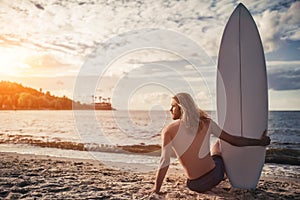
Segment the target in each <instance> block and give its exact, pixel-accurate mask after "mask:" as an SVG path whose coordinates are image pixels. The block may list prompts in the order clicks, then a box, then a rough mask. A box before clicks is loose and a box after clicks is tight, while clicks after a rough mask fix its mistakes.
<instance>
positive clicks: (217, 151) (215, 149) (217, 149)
mask: <svg viewBox="0 0 300 200" xmlns="http://www.w3.org/2000/svg"><path fill="white" fill-rule="evenodd" d="M210 155H211V156H213V155H219V156H221V155H222V152H221V147H220V140H219V139H218V140H217V142H216V143H215V145H214V146H213V148H212V149H211V151H210Z"/></svg>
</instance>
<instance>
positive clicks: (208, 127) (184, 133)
mask: <svg viewBox="0 0 300 200" xmlns="http://www.w3.org/2000/svg"><path fill="white" fill-rule="evenodd" d="M170 111H171V114H172V118H173V120H175V122H173V123H171V124H170V125H168V126H167V127H165V128H164V130H163V131H162V153H161V160H160V166H159V169H158V171H157V175H156V179H155V185H154V188H153V190H152V192H155V193H157V194H159V192H160V189H161V186H162V183H163V180H164V178H165V175H166V173H167V170H168V168H169V164H170V157H171V152H172V148H173V149H174V151H175V153H176V155H177V157H178V159H179V161H180V163H181V165H182V167H183V168H184V171H185V173H186V176H187V187H188V188H189V189H190V190H193V191H196V192H205V191H208V190H210V189H211V188H213V187H214V186H216V185H217V184H219V183H220V182H221V181H222V180H223V178H224V173H225V167H224V162H223V159H222V157H221V152H220V149H219V142H217V143H216V144H215V145H214V147H213V149H212V151H211V152H210V148H209V142H210V134H214V135H215V136H217V137H219V138H220V139H222V140H224V141H226V142H228V143H230V144H232V145H235V146H266V145H269V144H270V138H269V137H268V136H266V131H265V132H264V133H263V134H262V137H261V138H260V139H250V138H243V137H237V136H233V135H230V134H228V133H227V132H225V131H224V130H222V129H220V128H219V126H218V125H217V124H216V123H215V122H214V121H213V120H212V119H210V118H209V117H208V115H207V114H206V113H205V112H204V111H202V110H201V109H199V108H198V107H197V105H196V104H195V102H194V100H193V99H192V97H191V96H190V95H189V94H187V93H178V94H176V95H175V96H174V97H173V98H172V102H171V109H170Z"/></svg>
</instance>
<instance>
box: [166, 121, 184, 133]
mask: <svg viewBox="0 0 300 200" xmlns="http://www.w3.org/2000/svg"><path fill="white" fill-rule="evenodd" d="M179 126H180V120H175V121H174V122H172V123H170V124H169V125H167V126H166V127H165V128H164V131H163V132H164V133H174V132H177V130H178V128H179Z"/></svg>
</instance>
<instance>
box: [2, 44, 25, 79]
mask: <svg viewBox="0 0 300 200" xmlns="http://www.w3.org/2000/svg"><path fill="white" fill-rule="evenodd" d="M29 55H30V53H29V52H28V50H26V49H22V48H6V49H0V74H3V75H18V74H20V73H22V72H23V71H24V69H27V68H30V66H29V65H27V64H25V63H24V60H25V59H26V58H27V57H28V56H29Z"/></svg>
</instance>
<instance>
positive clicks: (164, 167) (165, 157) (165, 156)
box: [154, 129, 172, 194]
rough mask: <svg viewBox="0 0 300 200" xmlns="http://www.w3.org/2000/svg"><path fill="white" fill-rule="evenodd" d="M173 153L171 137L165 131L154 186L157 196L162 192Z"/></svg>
mask: <svg viewBox="0 0 300 200" xmlns="http://www.w3.org/2000/svg"><path fill="white" fill-rule="evenodd" d="M171 152H172V144H171V137H170V135H169V134H168V132H167V131H166V129H164V130H163V132H162V151H161V159H160V165H159V168H158V170H157V174H156V179H155V185H154V192H155V193H157V194H158V193H159V191H160V188H161V186H162V183H163V180H164V178H165V176H166V174H167V171H168V169H169V165H170V157H171Z"/></svg>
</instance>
